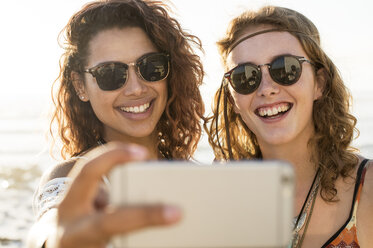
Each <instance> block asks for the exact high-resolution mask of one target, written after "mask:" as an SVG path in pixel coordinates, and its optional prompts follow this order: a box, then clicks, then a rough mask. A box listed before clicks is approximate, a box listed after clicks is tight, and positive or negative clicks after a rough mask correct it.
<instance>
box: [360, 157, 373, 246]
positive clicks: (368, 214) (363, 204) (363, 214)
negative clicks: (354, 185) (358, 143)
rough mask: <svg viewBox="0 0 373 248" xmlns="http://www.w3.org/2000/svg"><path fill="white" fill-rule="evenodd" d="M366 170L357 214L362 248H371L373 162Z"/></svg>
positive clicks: (366, 166) (372, 234)
mask: <svg viewBox="0 0 373 248" xmlns="http://www.w3.org/2000/svg"><path fill="white" fill-rule="evenodd" d="M365 168H366V171H365V177H364V184H363V187H362V190H361V195H360V202H359V207H358V213H357V226H358V228H357V229H358V238H359V242H360V245H361V247H369V245H371V244H372V243H373V211H372V209H373V160H369V161H368V162H367V164H366V165H365Z"/></svg>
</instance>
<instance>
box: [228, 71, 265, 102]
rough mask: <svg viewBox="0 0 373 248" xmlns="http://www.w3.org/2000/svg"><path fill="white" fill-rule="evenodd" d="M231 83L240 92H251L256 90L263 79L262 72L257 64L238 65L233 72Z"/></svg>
mask: <svg viewBox="0 0 373 248" xmlns="http://www.w3.org/2000/svg"><path fill="white" fill-rule="evenodd" d="M230 81H231V85H232V87H233V89H234V90H235V91H236V92H237V93H239V94H244V95H246V94H250V93H252V92H254V91H255V90H256V89H257V88H258V86H259V84H260V81H261V73H260V72H259V71H258V68H257V67H256V66H253V65H251V64H245V65H241V66H238V67H236V69H234V70H233V71H232V74H231V80H230Z"/></svg>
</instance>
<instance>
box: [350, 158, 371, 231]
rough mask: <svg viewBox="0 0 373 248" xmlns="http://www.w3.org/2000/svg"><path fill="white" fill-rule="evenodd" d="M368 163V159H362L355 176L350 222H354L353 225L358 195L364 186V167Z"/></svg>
mask: <svg viewBox="0 0 373 248" xmlns="http://www.w3.org/2000/svg"><path fill="white" fill-rule="evenodd" d="M367 162H368V159H364V160H363V161H362V162H361V164H360V167H359V170H358V172H357V176H356V186H355V187H356V188H355V194H356V195H354V199H353V204H354V205H353V208H354V209H353V214H352V220H354V221H355V223H354V224H355V225H356V222H357V220H356V213H357V207H358V205H359V201H360V195H361V190H362V188H363V185H364V179H365V174H366V172H367V167H365V165H366V163H367Z"/></svg>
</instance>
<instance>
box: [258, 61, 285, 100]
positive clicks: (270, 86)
mask: <svg viewBox="0 0 373 248" xmlns="http://www.w3.org/2000/svg"><path fill="white" fill-rule="evenodd" d="M260 68H261V72H262V81H261V82H260V85H259V88H258V89H257V91H256V94H257V95H258V96H272V95H275V94H277V93H278V92H279V90H280V88H279V85H278V84H277V83H276V82H275V81H273V79H272V78H271V75H270V74H269V68H270V65H268V64H264V65H260Z"/></svg>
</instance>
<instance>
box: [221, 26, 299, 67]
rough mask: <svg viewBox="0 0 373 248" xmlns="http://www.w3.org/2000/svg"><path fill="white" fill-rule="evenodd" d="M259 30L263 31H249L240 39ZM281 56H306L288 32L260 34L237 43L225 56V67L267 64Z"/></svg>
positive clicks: (295, 39)
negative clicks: (248, 63) (250, 63)
mask: <svg viewBox="0 0 373 248" xmlns="http://www.w3.org/2000/svg"><path fill="white" fill-rule="evenodd" d="M267 29H268V28H267ZM261 30H263V29H256V30H249V31H247V32H245V33H244V34H243V35H242V36H241V37H244V36H246V35H249V34H252V33H255V32H258V31H261ZM282 54H292V55H297V56H306V53H305V52H304V50H303V48H302V45H301V44H300V42H299V40H298V39H297V38H296V37H295V36H293V35H292V34H290V33H289V32H284V31H281V32H278V31H273V32H268V33H262V34H258V35H255V36H253V37H251V38H248V39H246V40H244V41H242V42H241V43H239V44H238V45H237V46H236V47H235V48H234V49H233V50H232V51H231V52H230V53H229V55H228V56H227V60H226V66H227V68H228V69H231V68H233V67H235V66H237V65H238V64H241V63H245V62H252V63H254V64H264V63H269V62H270V61H271V60H272V59H273V58H275V57H277V56H278V55H282Z"/></svg>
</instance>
